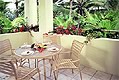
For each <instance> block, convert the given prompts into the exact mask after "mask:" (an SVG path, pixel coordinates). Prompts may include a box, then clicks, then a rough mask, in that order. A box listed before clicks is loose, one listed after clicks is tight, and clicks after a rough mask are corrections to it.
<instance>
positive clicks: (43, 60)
mask: <svg viewBox="0 0 119 80" xmlns="http://www.w3.org/2000/svg"><path fill="white" fill-rule="evenodd" d="M43 67H44V80H46V66H45V59H43Z"/></svg>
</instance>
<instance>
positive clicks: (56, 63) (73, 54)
mask: <svg viewBox="0 0 119 80" xmlns="http://www.w3.org/2000/svg"><path fill="white" fill-rule="evenodd" d="M83 46H84V45H83V43H81V42H79V41H77V40H74V41H73V43H72V47H71V51H70V59H62V58H60V57H59V55H58V56H54V60H53V73H54V77H55V80H57V78H58V71H59V70H60V69H72V73H73V69H79V70H80V65H79V61H80V53H81V50H82V48H83ZM79 72H80V78H81V80H82V75H81V71H79Z"/></svg>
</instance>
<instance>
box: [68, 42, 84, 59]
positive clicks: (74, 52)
mask: <svg viewBox="0 0 119 80" xmlns="http://www.w3.org/2000/svg"><path fill="white" fill-rule="evenodd" d="M83 46H84V44H83V43H81V42H79V41H77V40H74V41H73V43H72V46H71V53H70V58H71V59H73V60H76V59H80V53H81V51H82V48H83Z"/></svg>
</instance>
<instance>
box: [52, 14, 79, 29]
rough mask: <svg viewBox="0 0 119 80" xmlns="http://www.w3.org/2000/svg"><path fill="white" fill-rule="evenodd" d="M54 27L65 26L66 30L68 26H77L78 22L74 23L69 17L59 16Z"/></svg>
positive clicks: (55, 19)
mask: <svg viewBox="0 0 119 80" xmlns="http://www.w3.org/2000/svg"><path fill="white" fill-rule="evenodd" d="M53 23H54V25H55V26H57V27H58V26H63V27H64V28H65V29H66V28H67V27H68V26H72V25H77V24H78V23H77V22H76V21H74V20H73V19H72V18H71V17H69V16H68V15H59V16H57V17H55V18H54V22H53Z"/></svg>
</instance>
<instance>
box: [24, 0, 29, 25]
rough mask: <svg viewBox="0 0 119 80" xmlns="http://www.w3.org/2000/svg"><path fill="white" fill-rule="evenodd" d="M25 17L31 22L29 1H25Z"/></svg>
mask: <svg viewBox="0 0 119 80" xmlns="http://www.w3.org/2000/svg"><path fill="white" fill-rule="evenodd" d="M24 17H25V19H26V21H27V23H28V22H29V21H28V20H29V0H24Z"/></svg>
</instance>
